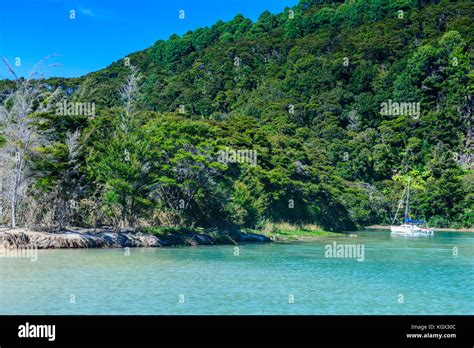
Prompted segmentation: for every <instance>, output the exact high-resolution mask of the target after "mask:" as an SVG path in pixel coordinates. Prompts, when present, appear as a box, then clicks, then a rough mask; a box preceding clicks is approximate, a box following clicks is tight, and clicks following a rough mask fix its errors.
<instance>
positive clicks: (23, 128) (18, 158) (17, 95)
mask: <svg viewBox="0 0 474 348" xmlns="http://www.w3.org/2000/svg"><path fill="white" fill-rule="evenodd" d="M45 59H48V58H45ZM3 61H4V63H5V65H6V66H7V68H8V70H9V71H10V72H11V73H12V75H13V76H14V78H15V82H16V86H15V88H14V90H12V91H10V92H8V93H7V95H6V97H5V99H4V100H3V102H2V104H1V105H0V132H1V135H2V137H3V138H4V140H5V145H4V146H3V147H1V148H0V163H1V168H2V178H1V179H0V180H2V183H3V184H2V191H3V192H2V195H3V198H6V199H7V200H9V203H10V210H11V221H10V224H11V226H12V228H15V227H16V226H17V217H18V208H19V206H20V203H21V202H22V199H23V197H24V195H25V192H26V189H27V188H28V185H29V168H30V167H29V164H30V163H29V155H30V154H31V152H32V151H33V150H34V148H35V147H36V146H39V145H41V144H42V143H43V142H44V138H43V137H42V136H41V134H40V132H39V131H38V127H37V125H36V120H35V119H34V117H32V115H34V114H35V113H44V112H48V111H49V110H51V108H52V107H53V105H54V103H55V101H56V100H57V97H58V96H59V95H60V90H59V89H55V90H53V91H47V90H45V89H44V88H43V84H42V82H41V79H39V78H38V77H39V74H38V69H39V67H40V66H41V65H42V64H43V63H44V60H42V61H40V62H39V63H38V64H37V65H36V66H35V68H34V69H33V73H31V74H30V76H29V77H28V78H26V79H25V78H19V77H18V76H17V75H16V74H15V72H14V70H13V69H12V67H11V66H10V65H9V64H8V62H7V60H6V59H3Z"/></svg>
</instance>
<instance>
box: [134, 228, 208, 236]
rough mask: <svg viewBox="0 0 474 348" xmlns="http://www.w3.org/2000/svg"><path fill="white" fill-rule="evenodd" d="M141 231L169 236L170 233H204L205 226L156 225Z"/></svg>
mask: <svg viewBox="0 0 474 348" xmlns="http://www.w3.org/2000/svg"><path fill="white" fill-rule="evenodd" d="M140 232H143V233H148V234H152V235H155V236H157V237H158V236H167V235H170V234H174V235H181V234H190V233H196V234H198V233H203V232H204V229H203V228H193V227H172V226H154V227H144V228H142V229H140Z"/></svg>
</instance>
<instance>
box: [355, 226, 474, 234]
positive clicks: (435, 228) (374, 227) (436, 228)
mask: <svg viewBox="0 0 474 348" xmlns="http://www.w3.org/2000/svg"><path fill="white" fill-rule="evenodd" d="M433 228H434V230H435V232H436V231H441V232H474V228H444V227H443V228H442V227H433ZM364 229H367V230H390V226H389V225H372V226H366V227H364Z"/></svg>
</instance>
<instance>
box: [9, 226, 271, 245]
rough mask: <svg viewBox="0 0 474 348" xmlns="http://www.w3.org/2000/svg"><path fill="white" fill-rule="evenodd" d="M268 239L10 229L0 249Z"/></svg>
mask: <svg viewBox="0 0 474 348" xmlns="http://www.w3.org/2000/svg"><path fill="white" fill-rule="evenodd" d="M270 241H271V240H270V239H269V238H267V237H265V236H261V235H258V234H254V233H243V232H240V231H239V232H235V231H234V232H233V233H232V235H231V234H230V233H228V232H222V233H218V232H214V233H213V235H212V236H211V235H208V234H196V233H189V234H172V233H171V234H169V235H163V236H159V237H157V236H154V235H151V234H145V233H141V232H133V231H127V232H119V233H116V232H113V231H112V230H111V229H108V230H105V231H104V230H102V231H100V230H98V231H97V230H91V229H82V230H81V229H74V230H70V231H65V232H63V233H49V232H37V231H30V230H27V229H13V230H12V229H8V230H4V231H0V247H7V248H18V247H21V246H22V245H23V246H25V245H28V246H33V247H35V248H38V249H61V248H125V247H129V248H136V247H162V246H176V245H190V246H198V245H215V244H237V243H248V242H260V243H262V242H270Z"/></svg>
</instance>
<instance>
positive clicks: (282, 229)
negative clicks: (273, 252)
mask: <svg viewBox="0 0 474 348" xmlns="http://www.w3.org/2000/svg"><path fill="white" fill-rule="evenodd" d="M255 232H256V233H261V234H264V235H266V236H267V237H270V238H272V237H273V238H275V239H280V240H295V239H300V238H301V237H331V236H340V235H341V234H340V233H335V232H328V231H324V230H323V229H322V228H321V227H320V226H317V225H312V224H304V225H294V224H290V223H288V222H279V223H273V222H268V223H266V224H265V225H264V226H263V228H262V229H261V230H258V231H255Z"/></svg>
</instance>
